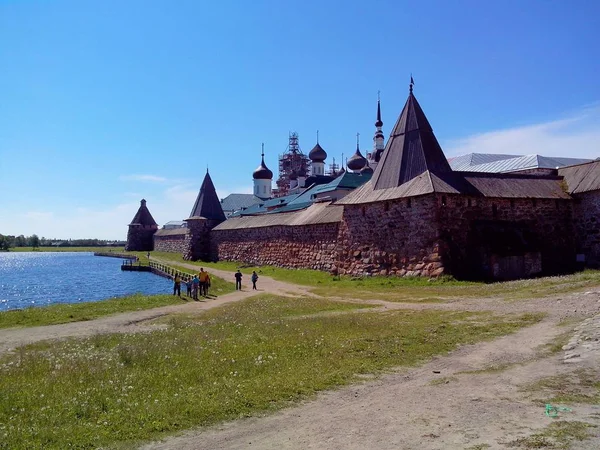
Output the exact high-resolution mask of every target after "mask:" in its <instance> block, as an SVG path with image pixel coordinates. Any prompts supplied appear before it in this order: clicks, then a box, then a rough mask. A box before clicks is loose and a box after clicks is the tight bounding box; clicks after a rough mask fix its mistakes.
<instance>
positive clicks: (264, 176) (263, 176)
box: [252, 157, 273, 180]
mask: <svg viewBox="0 0 600 450" xmlns="http://www.w3.org/2000/svg"><path fill="white" fill-rule="evenodd" d="M252 178H254V179H255V180H272V179H273V172H271V171H270V170H269V169H268V168H267V166H266V165H265V158H264V157H263V159H262V161H261V162H260V166H258V167H257V168H256V170H255V171H254V172H253V173H252Z"/></svg>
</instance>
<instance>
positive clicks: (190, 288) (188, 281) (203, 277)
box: [173, 268, 258, 300]
mask: <svg viewBox="0 0 600 450" xmlns="http://www.w3.org/2000/svg"><path fill="white" fill-rule="evenodd" d="M234 277H235V290H236V291H238V290H239V291H241V290H242V277H243V275H242V272H240V271H239V269H238V271H237V272H236V273H235V275H234ZM250 281H252V289H253V290H257V289H256V282H257V281H258V274H257V273H256V271H255V270H254V271H252V275H251V276H250ZM182 282H183V283H185V287H186V295H187V296H188V297H192V298H193V299H194V300H198V293H199V294H200V295H201V296H202V297H208V288H209V287H210V275H209V274H208V272H206V271H205V270H204V269H203V268H200V272H198V274H197V275H194V276H193V277H186V278H185V280H183V281H182V279H181V276H180V275H179V273H176V274H175V276H174V277H173V295H178V296H179V297H181V283H182Z"/></svg>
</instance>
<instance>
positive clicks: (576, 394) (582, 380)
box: [524, 369, 600, 405]
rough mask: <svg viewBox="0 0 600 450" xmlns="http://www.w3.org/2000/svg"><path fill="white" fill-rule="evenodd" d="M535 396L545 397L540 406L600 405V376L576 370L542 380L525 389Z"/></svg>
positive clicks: (592, 372)
mask: <svg viewBox="0 0 600 450" xmlns="http://www.w3.org/2000/svg"><path fill="white" fill-rule="evenodd" d="M524 390H525V391H529V392H532V393H534V394H539V393H543V394H544V395H545V396H544V398H541V399H539V400H538V402H539V403H540V404H546V403H552V404H554V403H557V404H562V405H571V404H574V403H587V404H599V403H600V374H598V372H597V371H593V370H589V369H588V370H584V369H580V370H576V371H574V372H571V373H567V374H562V375H557V376H553V377H546V378H542V379H541V380H538V381H536V382H535V383H531V384H529V385H527V386H525V388H524Z"/></svg>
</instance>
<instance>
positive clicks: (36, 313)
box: [0, 294, 185, 448]
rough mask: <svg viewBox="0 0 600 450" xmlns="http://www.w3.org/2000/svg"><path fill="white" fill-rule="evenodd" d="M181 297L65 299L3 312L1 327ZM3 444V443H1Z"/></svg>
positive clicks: (157, 303) (113, 311) (50, 322)
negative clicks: (94, 300)
mask: <svg viewBox="0 0 600 450" xmlns="http://www.w3.org/2000/svg"><path fill="white" fill-rule="evenodd" d="M182 301H185V299H184V300H182V299H181V298H179V297H175V296H173V295H142V294H135V295H128V296H125V297H116V298H109V299H106V300H100V301H97V302H85V303H61V304H54V305H49V306H41V307H37V306H36V307H31V308H25V309H17V310H10V311H2V312H0V328H12V327H34V326H41V325H56V324H60V323H69V322H80V321H86V320H92V319H97V318H98V317H102V316H108V315H111V314H117V313H122V312H127V311H141V310H144V309H152V308H157V307H159V306H167V305H177V304H180V303H182ZM0 448H1V447H0Z"/></svg>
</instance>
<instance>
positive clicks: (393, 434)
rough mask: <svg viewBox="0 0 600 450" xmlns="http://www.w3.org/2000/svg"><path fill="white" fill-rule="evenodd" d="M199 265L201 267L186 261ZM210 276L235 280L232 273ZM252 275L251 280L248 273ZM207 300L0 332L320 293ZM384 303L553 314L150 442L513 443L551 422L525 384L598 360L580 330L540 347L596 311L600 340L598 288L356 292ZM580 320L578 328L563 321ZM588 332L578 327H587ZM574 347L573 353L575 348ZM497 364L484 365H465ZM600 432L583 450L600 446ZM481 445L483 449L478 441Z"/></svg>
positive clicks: (119, 327)
mask: <svg viewBox="0 0 600 450" xmlns="http://www.w3.org/2000/svg"><path fill="white" fill-rule="evenodd" d="M178 264H179V265H182V266H185V267H188V268H190V269H192V270H198V266H196V265H189V264H185V263H184V264H182V263H178ZM210 273H212V274H214V275H216V276H219V277H221V278H224V279H226V280H233V273H232V272H225V271H221V270H213V269H211V270H210ZM245 278H248V276H247V275H246V276H245ZM247 284H249V280H245V283H244V286H245V287H244V290H242V291H236V292H233V293H231V294H227V295H223V296H220V297H219V298H217V299H213V300H208V301H205V302H186V303H184V304H181V305H174V306H167V307H162V308H155V309H153V310H146V311H136V312H129V313H124V314H118V315H114V316H110V317H105V318H101V319H97V320H93V321H89V322H78V323H71V324H64V325H55V326H48V327H36V328H26V329H9V330H0V354H1V353H2V352H6V351H7V350H10V349H12V348H16V347H18V346H20V345H23V344H26V343H30V342H35V341H40V340H47V339H60V338H66V337H79V336H89V335H93V334H97V333H113V332H134V331H144V330H147V329H149V327H148V325H147V324H146V322H147V321H149V320H151V319H153V318H156V317H160V316H162V315H166V314H172V313H195V312H201V311H203V310H206V309H210V308H214V307H216V306H220V305H223V304H226V303H230V302H235V301H239V300H242V299H245V298H248V297H251V296H253V295H256V294H260V293H264V292H269V293H274V294H278V295H312V294H310V292H309V289H308V288H306V287H301V286H296V285H292V284H289V283H284V282H280V281H276V280H273V279H271V278H269V277H266V276H261V278H260V280H259V288H260V290H258V291H252V290H250V289H249V288H248V286H247ZM340 300H345V301H355V302H362V303H365V304H373V305H377V306H378V307H379V308H380V309H445V310H464V311H494V312H495V313H498V314H508V313H524V312H534V313H536V312H544V313H546V314H547V318H546V319H545V320H544V321H543V322H541V323H539V324H536V325H534V326H531V327H528V328H525V329H522V330H520V331H519V332H517V333H515V334H512V335H509V336H505V337H502V338H499V339H496V340H494V341H491V342H482V343H479V344H475V345H468V346H462V347H460V348H459V349H457V350H456V351H454V352H452V353H450V354H448V355H444V356H438V357H435V358H433V359H432V360H430V361H429V362H427V363H426V364H424V365H423V366H421V367H418V368H412V369H398V371H396V372H395V373H393V374H390V375H386V376H383V377H381V378H378V379H372V380H366V381H364V382H362V383H358V384H355V385H352V386H347V387H344V388H341V389H339V390H335V391H330V392H325V393H322V394H320V395H318V396H316V397H315V398H314V399H312V400H311V401H307V402H304V403H303V404H300V405H298V406H296V407H291V408H288V409H285V410H282V411H280V412H278V413H275V414H273V415H270V416H266V417H254V418H250V419H244V420H238V421H234V422H229V423H225V424H221V425H218V426H215V427H211V428H208V429H198V430H189V431H187V432H185V433H183V434H181V435H179V436H173V437H169V438H167V439H165V440H164V441H161V442H152V443H148V444H146V445H145V446H144V447H143V448H144V449H162V450H166V449H183V450H185V449H188V450H191V449H242V448H244V449H249V448H254V449H328V450H329V449H330V450H338V449H339V450H341V449H415V450H416V449H419V450H434V449H440V450H441V449H469V448H471V449H477V448H482V449H483V448H489V449H506V448H508V444H509V443H510V442H511V441H513V440H514V439H517V438H519V437H523V436H527V435H530V434H531V433H533V432H535V431H537V430H540V429H542V428H544V427H545V426H547V425H548V424H549V423H551V421H552V419H550V418H548V417H546V416H545V415H544V407H543V405H542V404H539V403H536V402H534V401H532V398H531V394H530V393H528V392H526V391H523V387H524V386H526V385H527V384H528V383H531V382H534V381H535V380H537V379H539V378H540V377H548V376H553V375H558V374H562V373H566V372H570V371H573V370H577V369H579V368H591V369H592V370H595V371H598V367H600V344H599V345H590V344H588V343H587V342H589V339H590V338H589V337H588V338H585V337H583V338H581V339H580V340H581V341H582V342H583V343H580V344H578V346H577V347H576V348H575V349H570V351H571V353H573V352H577V354H579V353H581V357H578V358H574V359H572V360H569V361H568V362H569V364H565V363H563V361H564V358H565V353H564V352H559V353H558V354H554V355H547V354H544V353H543V351H542V350H541V348H542V347H543V346H544V344H548V343H551V342H552V340H553V339H555V338H556V337H557V336H559V335H560V334H562V333H565V332H566V331H569V330H573V327H574V326H575V325H576V324H577V323H578V322H581V321H583V320H584V319H585V318H592V319H588V321H586V322H585V323H586V324H587V325H586V329H587V330H592V331H593V332H594V333H596V334H595V335H594V336H595V337H594V336H593V339H595V340H596V341H598V340H600V288H599V289H594V290H589V291H587V292H580V293H575V294H570V295H562V296H556V297H550V298H541V299H531V300H519V301H512V302H507V301H503V300H502V299H498V298H495V299H490V298H482V299H466V300H448V302H446V303H416V304H415V303H396V302H387V301H381V300H354V299H347V298H345V299H340ZM563 319H571V322H570V323H571V328H568V327H565V326H560V325H559V324H560V323H561V321H562V320H563ZM578 333H580V331H578ZM567 354H568V352H567ZM494 366H502V367H505V369H503V370H499V371H488V372H486V373H465V372H468V371H474V370H481V369H486V368H490V367H494ZM573 409H574V410H573V412H571V413H568V414H566V413H565V419H568V420H585V421H587V422H589V423H593V424H596V425H600V418H599V417H600V407H598V406H582V405H577V406H576V407H574V408H573ZM594 433H595V434H596V437H594V438H593V439H591V440H587V441H583V442H581V443H576V444H574V445H573V446H572V448H575V449H597V448H600V431H594ZM477 446H479V447H477Z"/></svg>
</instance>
